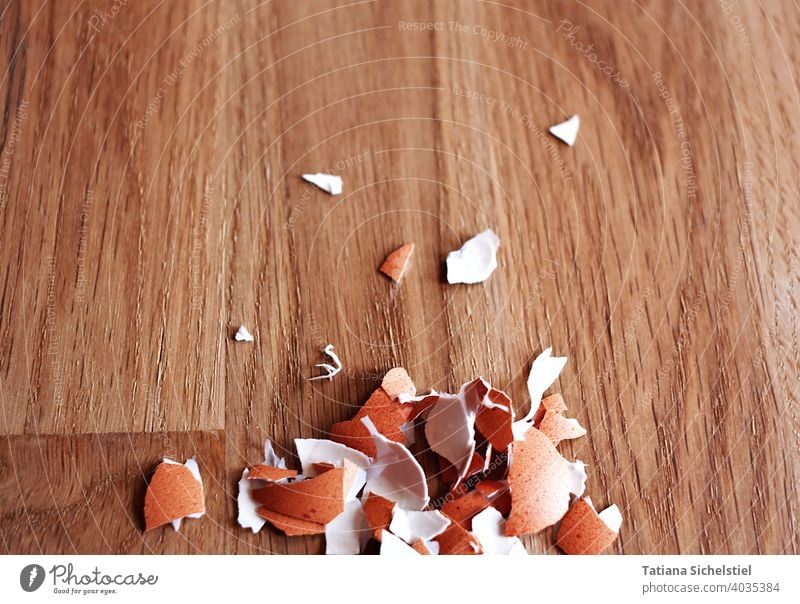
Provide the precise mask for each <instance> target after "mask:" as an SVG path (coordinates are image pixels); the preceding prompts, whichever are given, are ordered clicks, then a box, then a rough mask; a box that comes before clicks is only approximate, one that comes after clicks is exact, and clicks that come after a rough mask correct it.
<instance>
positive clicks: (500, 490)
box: [475, 480, 511, 517]
mask: <svg viewBox="0 0 800 604" xmlns="http://www.w3.org/2000/svg"><path fill="white" fill-rule="evenodd" d="M475 490H477V491H480V492H481V493H483V495H484V496H485V497H486V498H487V499H489V501H490V502H491V506H492V507H493V508H494V509H496V510H497V511H498V512H500V513H501V514H502V515H503V516H505V517H508V515H509V514H510V513H511V491H509V490H508V481H506V480H481V481H480V482H479V483H478V484H476V485H475Z"/></svg>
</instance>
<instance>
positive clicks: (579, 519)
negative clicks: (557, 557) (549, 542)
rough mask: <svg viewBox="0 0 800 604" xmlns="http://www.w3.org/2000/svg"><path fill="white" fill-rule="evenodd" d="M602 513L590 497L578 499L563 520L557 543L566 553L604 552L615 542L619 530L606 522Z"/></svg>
mask: <svg viewBox="0 0 800 604" xmlns="http://www.w3.org/2000/svg"><path fill="white" fill-rule="evenodd" d="M605 512H606V510H604V511H603V512H601V514H602V513H605ZM601 514H598V513H597V511H595V509H594V506H593V505H592V503H591V501H589V500H588V498H586V497H584V498H582V499H578V500H577V501H576V502H575V503H574V504H573V505H572V507H571V508H570V510H569V512H567V514H566V516H564V519H563V520H562V521H561V526H560V527H559V528H558V534H557V536H556V545H558V547H559V548H561V550H562V551H563V552H564V553H566V554H600V553H602V552H603V550H605V549H606V548H607V547H608V546H610V545H611V544H612V543H613V542H614V540H615V539H616V538H617V534H618V532H617V531H615V530H612V528H611V527H609V526H608V525H607V524H606V523H605V522H604V520H603V518H602V517H601ZM617 514H618V512H617Z"/></svg>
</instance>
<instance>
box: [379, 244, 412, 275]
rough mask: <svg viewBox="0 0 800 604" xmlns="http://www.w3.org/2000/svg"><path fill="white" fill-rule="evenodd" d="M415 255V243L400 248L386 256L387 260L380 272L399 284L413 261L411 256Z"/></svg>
mask: <svg viewBox="0 0 800 604" xmlns="http://www.w3.org/2000/svg"><path fill="white" fill-rule="evenodd" d="M413 253H414V243H413V242H412V243H406V244H405V245H402V246H400V247H399V248H397V249H396V250H394V251H393V252H391V253H390V254H389V255H388V256H386V260H384V261H383V264H381V268H380V271H381V272H382V273H383V274H384V275H386V276H387V277H389V278H390V279H391V280H392V281H394V282H395V283H398V282H399V281H400V279H402V278H403V275H404V274H405V272H406V270H407V269H408V261H409V260H410V259H411V254H413Z"/></svg>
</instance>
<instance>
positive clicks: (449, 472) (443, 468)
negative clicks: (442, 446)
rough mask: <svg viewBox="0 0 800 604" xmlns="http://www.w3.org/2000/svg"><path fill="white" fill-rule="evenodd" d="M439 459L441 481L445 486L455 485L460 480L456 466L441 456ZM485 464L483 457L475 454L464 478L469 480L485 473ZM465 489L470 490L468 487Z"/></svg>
mask: <svg viewBox="0 0 800 604" xmlns="http://www.w3.org/2000/svg"><path fill="white" fill-rule="evenodd" d="M437 457H438V458H439V468H440V474H439V478H440V479H441V481H442V482H443V483H445V484H453V483H455V482H456V480H458V472H457V471H456V468H455V466H454V465H453V464H451V463H450V462H449V461H447V460H446V459H445V458H444V457H442V456H441V455H437ZM485 463H486V461H485V460H484V459H483V456H481V454H480V453H473V454H472V459H471V460H470V462H469V467H468V468H467V470H466V471H465V472H464V478H469V477H470V476H472V475H474V474H477V473H478V472H481V471H483V466H484V464H485ZM460 486H461V485H460ZM464 488H466V489H467V490H469V487H468V486H465V487H464ZM464 492H466V491H464Z"/></svg>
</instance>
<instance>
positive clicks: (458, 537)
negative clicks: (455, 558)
mask: <svg viewBox="0 0 800 604" xmlns="http://www.w3.org/2000/svg"><path fill="white" fill-rule="evenodd" d="M434 541H438V543H439V555H440V556H451V555H467V556H469V555H476V554H481V553H483V549H482V548H481V544H480V542H479V541H478V538H477V537H475V535H473V534H472V533H470V532H469V531H467V530H466V529H465V528H464V527H462V526H461V525H460V524H458V523H456V522H453V523H451V524H450V526H448V527H447V528H446V529H445V531H444V532H443V533H442V534H441V535H438V536H437V537H436V538H435V539H434Z"/></svg>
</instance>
